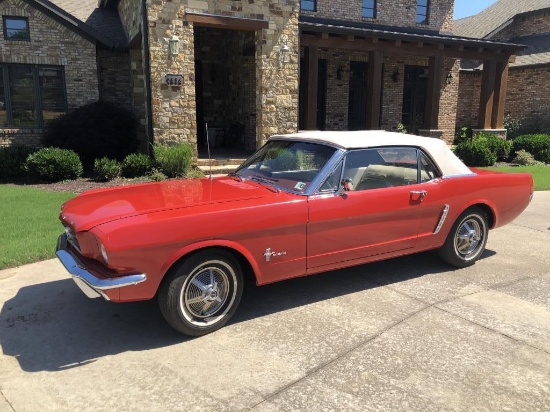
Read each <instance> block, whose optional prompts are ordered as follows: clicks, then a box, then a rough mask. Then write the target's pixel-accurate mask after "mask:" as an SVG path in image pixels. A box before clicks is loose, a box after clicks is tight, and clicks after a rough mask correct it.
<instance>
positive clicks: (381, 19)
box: [300, 0, 454, 32]
mask: <svg viewBox="0 0 550 412" xmlns="http://www.w3.org/2000/svg"><path fill="white" fill-rule="evenodd" d="M376 3H377V9H376V12H377V13H376V18H375V19H367V18H363V17H362V16H361V14H362V12H361V8H362V4H363V3H362V2H361V1H349V0H317V10H316V11H315V12H311V11H306V10H302V11H301V12H300V13H301V14H302V15H305V16H316V17H324V18H327V19H338V20H351V21H362V22H368V23H376V24H381V25H392V26H400V27H412V28H419V29H430V30H437V31H442V32H452V30H453V11H454V0H450V1H449V0H432V1H430V10H429V12H428V14H429V16H428V24H427V25H424V24H416V8H417V7H416V5H417V0H377V2H376Z"/></svg>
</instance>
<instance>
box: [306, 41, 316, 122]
mask: <svg viewBox="0 0 550 412" xmlns="http://www.w3.org/2000/svg"><path fill="white" fill-rule="evenodd" d="M304 61H305V64H304V66H305V70H306V79H307V80H306V82H307V83H306V93H305V95H306V96H305V102H304V104H305V108H304V116H305V119H304V127H305V128H306V130H313V129H316V128H317V78H318V77H319V49H318V48H317V46H307V47H306V48H305V50H304Z"/></svg>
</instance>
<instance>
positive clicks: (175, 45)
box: [168, 34, 180, 58]
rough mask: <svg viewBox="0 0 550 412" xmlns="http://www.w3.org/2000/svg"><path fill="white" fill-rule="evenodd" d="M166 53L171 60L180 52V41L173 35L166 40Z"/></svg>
mask: <svg viewBox="0 0 550 412" xmlns="http://www.w3.org/2000/svg"><path fill="white" fill-rule="evenodd" d="M168 52H169V54H170V57H171V58H173V57H176V56H177V55H178V54H179V52H180V39H179V37H178V36H176V35H175V34H172V35H171V36H170V38H169V39H168Z"/></svg>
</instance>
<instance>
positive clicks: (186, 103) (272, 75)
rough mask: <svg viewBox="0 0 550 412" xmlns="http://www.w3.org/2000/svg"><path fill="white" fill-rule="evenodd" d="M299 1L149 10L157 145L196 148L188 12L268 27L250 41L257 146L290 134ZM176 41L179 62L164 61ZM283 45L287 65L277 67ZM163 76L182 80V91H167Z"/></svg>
mask: <svg viewBox="0 0 550 412" xmlns="http://www.w3.org/2000/svg"><path fill="white" fill-rule="evenodd" d="M298 10H299V2H298V0H289V1H286V2H284V3H282V2H280V1H278V0H268V1H258V0H249V1H247V2H242V3H241V2H238V3H236V2H227V1H223V0H218V1H208V2H207V1H198V0H187V1H186V0H183V1H181V2H170V1H158V2H154V3H150V4H149V5H148V10H147V13H148V21H149V44H150V57H151V97H152V106H153V108H152V121H153V132H154V139H155V141H157V142H160V143H164V144H171V143H173V142H180V141H187V142H190V143H192V144H196V142H197V122H196V114H195V113H196V102H195V98H196V96H195V80H196V79H195V68H194V64H195V63H194V60H195V56H194V40H195V39H194V30H193V29H194V27H193V23H189V22H188V21H187V20H186V19H185V14H186V13H187V12H196V13H207V14H214V15H224V16H234V17H241V18H252V19H265V20H268V22H269V27H268V28H267V29H263V30H261V31H258V32H256V33H255V35H254V42H255V56H254V62H255V67H256V68H255V70H256V73H255V78H256V92H257V94H256V97H255V109H256V110H255V112H256V139H257V141H256V145H257V146H259V145H261V144H263V142H264V141H265V139H266V138H267V137H268V136H270V135H272V134H275V133H287V132H293V131H296V129H297V122H298V57H297V53H298ZM172 34H175V35H177V36H178V37H179V46H180V52H179V55H178V56H175V57H170V56H169V55H168V39H169V38H170V36H171V35H172ZM283 43H285V44H286V45H287V46H288V47H289V48H290V50H291V53H290V54H291V61H290V63H288V64H286V65H284V66H283V67H279V64H278V56H279V50H280V47H281V45H282V44H283ZM166 73H174V74H182V75H183V76H184V77H183V84H182V85H181V86H168V85H166V84H164V82H163V79H164V76H165V74H166Z"/></svg>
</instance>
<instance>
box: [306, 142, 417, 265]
mask: <svg viewBox="0 0 550 412" xmlns="http://www.w3.org/2000/svg"><path fill="white" fill-rule="evenodd" d="M417 159H418V150H417V149H415V148H410V147H404V148H379V149H362V150H356V151H352V152H350V153H348V155H347V156H346V159H345V162H344V167H343V173H342V177H343V178H344V179H347V180H348V182H349V183H348V186H349V189H350V190H349V191H348V192H347V193H346V194H344V195H334V194H331V195H323V194H320V195H319V196H313V197H312V198H310V200H309V223H308V242H307V253H308V259H307V266H308V270H318V268H322V267H326V268H327V269H329V268H332V267H337V266H342V263H343V262H350V261H353V260H357V259H363V258H366V257H370V256H376V255H383V254H386V253H391V252H395V251H398V250H405V249H411V248H413V247H414V246H415V244H416V241H417V237H418V232H419V228H420V223H421V220H422V214H423V209H424V208H423V200H424V196H425V195H426V193H425V191H424V190H425V187H426V183H425V182H423V181H422V180H425V179H421V178H420V176H421V174H420V173H419V172H418V161H417ZM337 173H339V172H337ZM335 180H336V181H338V180H339V178H338V179H335Z"/></svg>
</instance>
